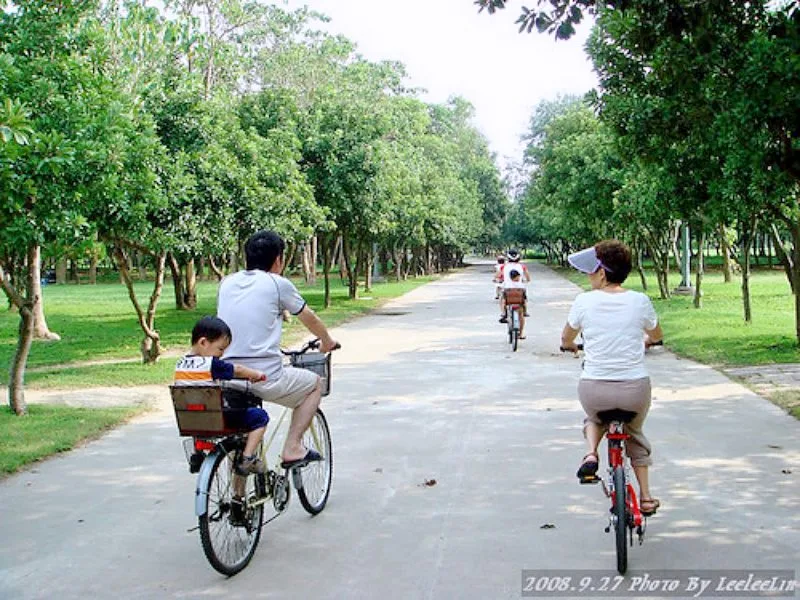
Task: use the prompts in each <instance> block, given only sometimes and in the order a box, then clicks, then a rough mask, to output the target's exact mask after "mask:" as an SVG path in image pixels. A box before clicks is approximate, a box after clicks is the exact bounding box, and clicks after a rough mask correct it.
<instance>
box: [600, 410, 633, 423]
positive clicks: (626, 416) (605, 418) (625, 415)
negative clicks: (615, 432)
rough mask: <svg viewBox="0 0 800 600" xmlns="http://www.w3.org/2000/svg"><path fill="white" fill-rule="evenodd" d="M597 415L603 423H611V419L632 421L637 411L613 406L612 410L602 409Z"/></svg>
mask: <svg viewBox="0 0 800 600" xmlns="http://www.w3.org/2000/svg"><path fill="white" fill-rule="evenodd" d="M597 417H598V418H599V419H600V420H601V421H602V422H603V423H610V422H611V421H621V422H623V423H630V422H631V421H633V419H634V418H635V417H636V413H635V412H633V411H630V410H624V409H622V408H612V409H610V410H601V411H600V412H598V413H597Z"/></svg>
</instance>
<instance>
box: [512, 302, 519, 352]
mask: <svg viewBox="0 0 800 600" xmlns="http://www.w3.org/2000/svg"><path fill="white" fill-rule="evenodd" d="M511 321H512V323H513V324H514V326H513V329H512V334H513V335H512V337H511V348H512V349H513V350H514V352H516V351H517V346H519V312H518V311H516V310H513V311H511Z"/></svg>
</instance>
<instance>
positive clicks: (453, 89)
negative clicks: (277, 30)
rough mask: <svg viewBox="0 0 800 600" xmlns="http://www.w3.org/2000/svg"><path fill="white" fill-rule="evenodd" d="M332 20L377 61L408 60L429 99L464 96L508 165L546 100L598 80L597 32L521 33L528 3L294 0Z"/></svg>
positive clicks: (292, 4) (291, 1) (291, 3)
mask: <svg viewBox="0 0 800 600" xmlns="http://www.w3.org/2000/svg"><path fill="white" fill-rule="evenodd" d="M287 4H288V7H289V8H297V7H300V6H303V5H306V6H308V7H309V8H311V9H313V10H316V11H318V12H321V13H324V14H326V15H328V16H329V17H330V18H331V22H330V23H329V24H328V25H327V29H328V30H329V31H330V32H331V33H341V34H343V35H344V36H345V37H347V38H348V39H350V40H351V41H353V42H355V43H356V44H357V46H358V52H359V53H360V54H362V55H363V56H364V57H365V58H367V59H368V60H371V61H378V60H397V61H400V62H402V63H404V64H405V66H406V70H407V72H408V74H409V80H408V83H409V85H411V86H416V87H421V88H425V90H427V91H426V92H425V93H423V94H421V97H422V99H423V100H425V101H427V102H437V103H439V102H445V101H446V100H447V99H448V98H449V97H450V96H453V95H459V96H463V97H464V98H466V99H467V100H469V102H470V103H472V105H473V106H474V107H475V120H474V125H475V126H476V127H477V128H478V129H479V130H480V131H481V132H482V133H483V134H484V135H485V136H486V138H487V139H488V141H489V148H490V150H491V151H493V152H495V153H497V155H498V162H499V163H500V164H501V165H505V164H508V163H509V162H514V161H519V160H521V158H522V150H523V144H522V143H521V142H520V140H519V138H520V136H521V135H523V134H524V133H525V131H526V130H527V128H528V122H529V120H530V116H531V114H532V113H533V109H534V108H535V106H536V105H537V104H538V103H539V102H540V101H541V100H553V99H555V98H557V97H558V96H559V95H560V94H583V93H585V92H588V91H589V90H591V89H592V88H593V87H595V86H596V85H597V77H596V76H595V74H594V73H593V71H592V67H591V62H590V60H589V59H588V57H587V56H586V53H585V52H584V50H583V45H584V42H585V40H586V37H587V35H588V32H589V24H588V23H584V24H582V26H581V27H580V29H579V30H578V33H577V35H576V36H574V37H573V38H572V39H570V40H568V41H558V42H557V41H556V40H555V39H554V38H553V36H552V35H550V34H547V33H544V34H539V33H536V32H535V31H534V32H533V33H530V34H527V33H523V34H520V33H517V26H516V25H515V24H514V21H515V20H516V18H517V16H518V15H519V12H520V7H521V5H523V4H528V5H530V6H535V2H534V0H528V2H527V3H525V2H513V1H511V2H509V3H508V4H507V8H506V9H505V10H502V11H499V12H497V13H495V14H494V15H489V14H487V13H486V12H483V13H480V14H478V10H477V6H476V5H474V4H473V3H472V0H287Z"/></svg>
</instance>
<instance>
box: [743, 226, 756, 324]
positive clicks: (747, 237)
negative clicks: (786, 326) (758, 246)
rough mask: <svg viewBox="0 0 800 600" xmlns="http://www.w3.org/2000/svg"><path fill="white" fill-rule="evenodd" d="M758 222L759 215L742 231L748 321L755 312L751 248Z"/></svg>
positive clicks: (745, 304)
mask: <svg viewBox="0 0 800 600" xmlns="http://www.w3.org/2000/svg"><path fill="white" fill-rule="evenodd" d="M757 222H758V219H757V217H752V218H751V219H750V221H749V222H747V223H746V224H745V230H744V231H743V232H742V236H741V239H742V306H743V308H744V320H745V321H746V322H747V323H751V322H752V321H753V312H752V307H751V303H750V250H751V247H752V245H753V233H754V231H755V228H756V224H757Z"/></svg>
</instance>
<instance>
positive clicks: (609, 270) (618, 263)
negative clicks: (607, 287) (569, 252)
mask: <svg viewBox="0 0 800 600" xmlns="http://www.w3.org/2000/svg"><path fill="white" fill-rule="evenodd" d="M594 251H595V252H596V253H597V258H598V259H599V260H600V262H601V263H603V267H604V269H603V270H604V271H605V272H606V281H608V282H609V283H622V282H623V281H625V280H626V279H627V278H628V274H629V273H630V272H631V250H630V248H628V247H627V246H626V245H625V244H623V243H622V242H620V241H618V240H603V241H602V242H597V243H596V244H595V245H594Z"/></svg>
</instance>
